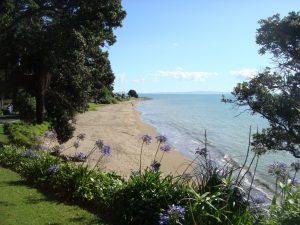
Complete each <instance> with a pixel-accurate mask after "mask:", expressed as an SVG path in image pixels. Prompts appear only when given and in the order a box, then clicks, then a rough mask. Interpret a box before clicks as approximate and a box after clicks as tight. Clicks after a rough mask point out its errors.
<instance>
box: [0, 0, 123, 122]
mask: <svg viewBox="0 0 300 225" xmlns="http://www.w3.org/2000/svg"><path fill="white" fill-rule="evenodd" d="M125 15H126V13H125V11H124V10H123V8H122V6H121V0H101V1H99V0H3V1H1V3H0V43H1V47H0V71H4V73H5V74H6V75H5V76H6V77H7V79H6V81H5V86H6V87H10V88H9V90H17V89H19V88H23V89H24V90H26V91H27V92H28V93H30V94H31V95H32V96H34V97H35V99H36V120H37V122H39V123H40V122H42V121H43V120H44V114H45V113H44V112H47V114H46V115H47V116H48V117H49V118H50V119H52V120H53V121H54V122H55V121H56V122H57V120H59V119H61V118H65V120H66V121H68V120H70V119H72V117H73V115H74V114H75V112H76V111H81V110H84V108H85V107H86V103H87V101H88V100H89V98H90V97H91V96H92V95H93V94H94V93H95V90H96V89H100V88H102V87H103V86H105V87H108V88H109V89H110V90H112V84H113V81H114V75H113V72H112V70H111V67H110V63H109V60H108V53H107V52H105V51H103V47H105V46H109V45H112V44H113V43H114V42H115V41H116V37H115V35H114V32H113V31H114V29H115V28H117V27H120V26H121V25H122V20H123V18H124V17H125Z"/></svg>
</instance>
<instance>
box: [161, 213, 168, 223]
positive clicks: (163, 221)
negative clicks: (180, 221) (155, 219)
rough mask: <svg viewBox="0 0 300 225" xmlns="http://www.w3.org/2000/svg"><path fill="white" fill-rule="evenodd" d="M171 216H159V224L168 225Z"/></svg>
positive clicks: (162, 214) (163, 214)
mask: <svg viewBox="0 0 300 225" xmlns="http://www.w3.org/2000/svg"><path fill="white" fill-rule="evenodd" d="M169 219H170V216H169V215H168V214H165V213H160V214H159V224H160V225H167V224H168V223H169Z"/></svg>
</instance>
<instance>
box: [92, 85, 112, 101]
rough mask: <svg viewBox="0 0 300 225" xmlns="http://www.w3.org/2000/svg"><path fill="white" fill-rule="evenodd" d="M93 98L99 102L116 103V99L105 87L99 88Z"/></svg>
mask: <svg viewBox="0 0 300 225" xmlns="http://www.w3.org/2000/svg"><path fill="white" fill-rule="evenodd" d="M95 100H96V102H97V103H100V104H111V103H113V104H115V103H117V100H116V99H115V98H114V96H113V93H112V92H111V90H109V89H108V88H107V87H103V88H101V89H100V90H99V92H98V94H97V97H96V98H95Z"/></svg>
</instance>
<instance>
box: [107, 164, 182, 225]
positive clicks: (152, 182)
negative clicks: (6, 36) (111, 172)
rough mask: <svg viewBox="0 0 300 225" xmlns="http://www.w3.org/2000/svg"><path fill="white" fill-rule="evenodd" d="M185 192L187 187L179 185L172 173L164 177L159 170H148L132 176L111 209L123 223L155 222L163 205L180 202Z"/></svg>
mask: <svg viewBox="0 0 300 225" xmlns="http://www.w3.org/2000/svg"><path fill="white" fill-rule="evenodd" d="M185 193H186V189H185V187H184V186H180V185H176V184H175V183H174V182H173V181H172V177H170V176H167V177H165V178H161V176H160V173H159V172H152V171H150V170H146V171H145V173H143V174H141V175H136V176H131V177H130V179H129V180H128V182H127V184H125V185H124V187H123V188H122V189H121V190H119V191H118V192H117V193H115V197H114V202H113V208H112V209H111V210H112V212H113V214H114V218H115V219H116V221H118V222H119V223H120V224H131V225H135V224H136V225H141V224H143V225H155V224H158V221H159V213H160V212H161V209H165V208H167V207H168V205H171V204H178V203H179V202H180V200H181V199H183V198H184V196H185Z"/></svg>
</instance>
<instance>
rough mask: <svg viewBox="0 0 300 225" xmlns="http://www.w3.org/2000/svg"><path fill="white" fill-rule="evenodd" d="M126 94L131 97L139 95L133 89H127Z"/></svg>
mask: <svg viewBox="0 0 300 225" xmlns="http://www.w3.org/2000/svg"><path fill="white" fill-rule="evenodd" d="M128 96H129V97H132V98H138V97H139V96H138V94H137V93H136V91H135V90H129V91H128Z"/></svg>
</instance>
